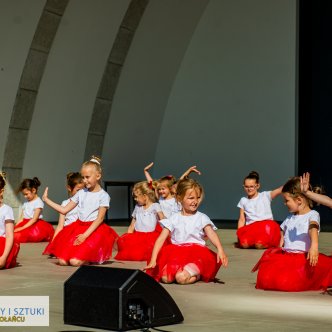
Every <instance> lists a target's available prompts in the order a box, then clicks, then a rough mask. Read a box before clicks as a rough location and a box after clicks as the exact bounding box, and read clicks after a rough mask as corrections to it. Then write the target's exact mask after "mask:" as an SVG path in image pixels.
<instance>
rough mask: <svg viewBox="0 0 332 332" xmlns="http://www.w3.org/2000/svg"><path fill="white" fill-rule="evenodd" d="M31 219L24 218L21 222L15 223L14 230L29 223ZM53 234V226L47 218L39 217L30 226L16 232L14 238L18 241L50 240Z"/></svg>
mask: <svg viewBox="0 0 332 332" xmlns="http://www.w3.org/2000/svg"><path fill="white" fill-rule="evenodd" d="M29 220H30V219H23V221H22V222H21V223H20V224H18V225H15V227H14V230H15V229H17V228H18V227H22V226H24V225H25V224H27V223H28V221H29ZM53 234H54V228H53V226H52V225H51V224H50V223H48V222H46V221H45V220H43V219H39V220H37V221H36V222H35V223H34V224H33V225H31V226H30V227H28V228H25V229H23V230H22V231H19V232H16V233H14V239H15V241H16V242H18V243H27V242H44V241H50V240H51V239H52V237H53Z"/></svg>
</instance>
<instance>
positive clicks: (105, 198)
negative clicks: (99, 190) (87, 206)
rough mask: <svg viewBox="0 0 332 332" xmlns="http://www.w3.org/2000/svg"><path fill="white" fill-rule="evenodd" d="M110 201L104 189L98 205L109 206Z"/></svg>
mask: <svg viewBox="0 0 332 332" xmlns="http://www.w3.org/2000/svg"><path fill="white" fill-rule="evenodd" d="M110 201H111V197H110V195H109V194H108V193H107V192H106V191H104V192H103V195H102V196H101V197H100V203H99V206H103V207H107V208H109V206H110Z"/></svg>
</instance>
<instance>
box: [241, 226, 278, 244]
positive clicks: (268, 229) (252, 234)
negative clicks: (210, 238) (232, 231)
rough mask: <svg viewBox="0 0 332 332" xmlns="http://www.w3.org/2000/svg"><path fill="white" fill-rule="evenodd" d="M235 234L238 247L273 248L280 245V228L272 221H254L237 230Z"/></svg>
mask: <svg viewBox="0 0 332 332" xmlns="http://www.w3.org/2000/svg"><path fill="white" fill-rule="evenodd" d="M236 234H237V237H238V244H239V246H240V247H243V246H244V247H249V248H255V247H256V246H261V247H263V248H273V247H279V245H280V226H279V224H278V223H277V222H276V221H274V220H263V221H256V222H254V223H252V224H250V225H246V226H243V227H241V228H239V229H238V230H237V232H236Z"/></svg>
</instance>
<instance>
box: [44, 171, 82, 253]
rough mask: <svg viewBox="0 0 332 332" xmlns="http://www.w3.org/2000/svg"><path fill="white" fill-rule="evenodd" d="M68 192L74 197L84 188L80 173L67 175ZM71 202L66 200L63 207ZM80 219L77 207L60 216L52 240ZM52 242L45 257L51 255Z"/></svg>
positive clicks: (62, 204)
mask: <svg viewBox="0 0 332 332" xmlns="http://www.w3.org/2000/svg"><path fill="white" fill-rule="evenodd" d="M66 188H67V192H68V196H69V197H73V196H74V195H75V194H76V193H77V192H78V191H79V190H81V189H83V188H84V183H83V179H82V176H81V174H80V173H78V172H75V173H74V172H71V173H68V174H67V186H66ZM69 201H70V198H68V199H66V200H64V201H63V202H62V203H61V206H66V205H67V204H68V203H69ZM77 219H78V207H77V206H76V207H75V208H73V209H72V210H71V211H69V212H68V213H67V214H66V215H63V214H60V216H59V222H58V226H57V228H56V229H55V232H54V235H53V238H52V240H53V239H54V238H55V237H56V236H57V235H58V233H59V232H60V231H61V230H62V229H63V228H64V227H65V226H68V225H70V224H71V223H73V222H74V221H76V220H77ZM50 245H51V242H50V243H49V244H48V246H47V247H46V248H45V250H44V252H43V255H49V254H50V252H49V247H50Z"/></svg>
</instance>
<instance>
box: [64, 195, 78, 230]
mask: <svg viewBox="0 0 332 332" xmlns="http://www.w3.org/2000/svg"><path fill="white" fill-rule="evenodd" d="M69 202H70V199H69V198H68V199H66V200H64V201H63V202H62V203H61V206H66V205H67V204H68V203H69ZM77 219H78V206H77V205H76V206H75V207H74V208H73V209H72V210H71V211H69V212H68V213H67V214H66V215H65V223H64V226H68V225H70V224H71V223H73V222H74V221H76V220H77Z"/></svg>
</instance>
